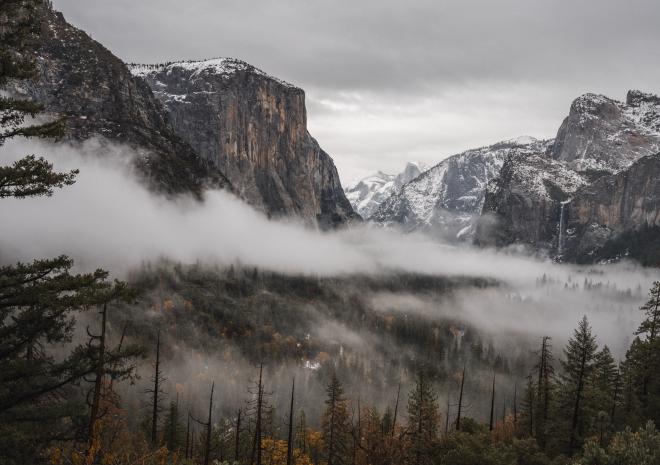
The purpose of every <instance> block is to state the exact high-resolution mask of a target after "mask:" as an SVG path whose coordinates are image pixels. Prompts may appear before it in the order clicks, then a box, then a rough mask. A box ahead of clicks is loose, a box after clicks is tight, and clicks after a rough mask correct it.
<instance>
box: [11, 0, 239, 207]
mask: <svg viewBox="0 0 660 465" xmlns="http://www.w3.org/2000/svg"><path fill="white" fill-rule="evenodd" d="M34 3H35V5H36V7H35V8H34V9H32V10H31V11H30V12H26V14H29V15H30V20H29V21H30V22H31V23H32V24H34V25H35V26H36V27H35V31H34V33H33V34H32V37H31V38H30V41H29V42H28V43H27V44H26V46H25V47H24V49H22V50H20V51H19V52H20V53H22V54H26V55H28V56H29V57H31V58H33V59H34V62H35V65H36V71H37V74H36V77H35V78H34V79H32V80H27V81H21V82H18V83H15V85H14V86H13V87H14V88H13V91H14V92H17V93H18V94H20V95H22V96H24V97H29V98H31V99H33V100H35V101H37V102H39V103H41V104H43V105H44V107H45V110H46V111H47V112H49V113H52V114H55V115H57V116H58V117H64V118H65V123H66V136H67V138H69V139H70V140H84V139H88V138H91V137H101V138H103V139H104V140H110V141H115V142H120V143H122V144H126V145H128V146H130V147H132V148H133V149H134V150H135V151H137V153H138V154H139V159H138V160H137V163H138V166H139V167H140V169H141V171H142V172H143V173H144V174H145V175H146V177H147V179H148V180H149V181H150V182H151V183H152V187H154V188H155V189H157V190H159V191H162V192H166V193H181V192H193V193H196V194H200V193H201V192H202V191H203V189H204V188H206V187H208V186H213V187H228V186H229V183H228V182H227V179H226V178H225V177H224V175H223V173H222V172H221V171H218V170H210V169H209V167H208V166H207V163H206V162H205V160H203V159H202V158H200V157H199V156H198V155H197V154H196V153H195V151H194V150H193V149H192V147H191V146H190V145H189V144H187V143H186V142H185V141H183V140H182V139H181V138H180V137H178V136H177V135H176V134H175V133H174V131H172V129H171V127H170V126H169V124H168V120H167V114H166V113H165V111H164V110H163V107H162V105H161V104H160V102H159V101H158V100H157V99H155V98H154V96H153V94H152V92H151V90H150V89H149V86H147V84H146V83H145V82H144V81H142V80H141V79H139V78H135V77H133V76H132V74H131V73H130V71H129V69H128V67H127V66H126V65H125V64H124V63H123V62H122V61H121V60H120V59H119V58H117V57H116V56H114V55H113V54H112V53H111V52H110V51H109V50H108V49H106V48H105V47H103V46H102V45H101V44H99V43H98V42H96V41H95V40H93V39H92V38H91V37H89V35H87V34H86V33H85V32H83V31H81V30H79V29H77V28H75V27H73V26H71V25H70V24H68V23H67V22H66V20H65V19H64V17H63V16H62V14H61V13H58V12H56V11H54V10H53V9H52V7H51V6H50V2H47V1H43V2H34ZM10 21H11V18H10Z"/></svg>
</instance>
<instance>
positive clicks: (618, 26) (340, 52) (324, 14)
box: [53, 0, 660, 184]
mask: <svg viewBox="0 0 660 465" xmlns="http://www.w3.org/2000/svg"><path fill="white" fill-rule="evenodd" d="M53 3H54V5H55V7H56V8H57V9H59V10H60V11H62V12H63V13H64V15H65V16H66V18H67V19H68V20H69V21H70V22H71V23H73V24H74V25H76V26H78V27H81V28H82V29H84V30H86V31H87V32H88V33H90V34H91V35H92V37H94V38H95V39H97V40H98V41H100V42H101V43H103V44H104V45H105V46H107V47H108V48H109V49H110V50H112V51H113V52H114V53H115V54H116V55H118V56H119V57H120V58H122V59H124V60H125V61H136V62H160V61H169V60H177V59H199V58H208V57H218V56H231V57H236V58H241V59H243V60H246V61H248V62H250V63H251V64H253V65H255V66H257V67H258V68H261V69H263V70H264V71H266V72H268V73H270V74H273V75H275V76H277V77H279V78H282V79H284V80H286V81H289V82H291V83H294V84H296V85H297V86H299V87H302V88H303V89H305V91H306V94H307V109H308V120H309V127H310V132H311V133H312V135H313V136H314V137H316V138H317V139H318V140H319V142H320V143H321V146H322V147H324V148H325V150H326V151H327V152H328V153H330V155H331V156H332V157H333V158H334V160H335V163H336V164H337V167H338V169H339V172H340V175H341V177H342V181H343V182H344V183H345V184H346V183H349V182H351V181H353V180H355V179H357V178H358V177H360V176H362V175H365V174H368V173H370V172H373V171H376V170H378V169H381V170H383V171H386V172H392V173H394V172H398V171H400V170H401V169H402V168H403V166H404V164H405V162H406V161H409V160H418V161H422V162H424V163H426V164H429V165H432V164H435V163H437V162H438V161H440V160H442V159H443V158H445V157H447V156H449V155H451V154H453V153H457V152H460V151H462V150H465V149H468V148H472V147H476V146H481V145H486V144H490V143H493V142H496V141H499V140H503V139H508V138H512V137H516V136H519V135H523V134H526V135H531V136H535V137H539V138H549V137H554V135H555V133H556V131H557V128H558V127H559V124H560V123H561V121H562V119H563V118H564V116H565V115H566V114H567V112H568V109H569V106H570V103H571V101H572V100H573V98H575V97H576V96H578V95H580V94H582V93H585V92H597V93H604V94H606V95H609V96H611V97H614V98H617V99H624V98H625V93H626V91H627V90H628V89H631V88H638V89H642V90H646V91H650V92H654V93H660V1H658V0H621V1H614V0H590V1H587V0H455V1H453V2H448V1H442V0H414V1H412V0H405V1H404V0H399V1H392V0H187V1H181V0H112V1H110V2H108V1H107V0H85V1H80V0H54V2H53Z"/></svg>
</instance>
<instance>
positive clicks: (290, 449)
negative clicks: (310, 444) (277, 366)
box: [286, 378, 296, 465]
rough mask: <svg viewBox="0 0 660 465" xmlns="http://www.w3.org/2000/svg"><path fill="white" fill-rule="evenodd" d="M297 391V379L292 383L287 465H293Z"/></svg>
mask: <svg viewBox="0 0 660 465" xmlns="http://www.w3.org/2000/svg"><path fill="white" fill-rule="evenodd" d="M295 391H296V379H295V378H293V381H292V382H291V405H290V407H289V434H288V437H287V443H286V465H292V464H293V401H294V393H295Z"/></svg>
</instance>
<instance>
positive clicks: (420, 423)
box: [408, 373, 440, 465]
mask: <svg viewBox="0 0 660 465" xmlns="http://www.w3.org/2000/svg"><path fill="white" fill-rule="evenodd" d="M408 431H409V433H410V435H411V447H410V455H411V463H414V464H415V465H422V464H428V463H431V459H432V451H433V448H434V447H435V443H436V441H437V439H438V434H439V432H440V418H439V407H438V398H437V395H436V394H435V392H434V391H433V386H432V385H431V383H430V382H429V380H428V376H425V375H424V373H420V374H419V376H418V377H417V383H416V384H415V387H414V389H413V391H412V392H411V393H410V396H409V397H408Z"/></svg>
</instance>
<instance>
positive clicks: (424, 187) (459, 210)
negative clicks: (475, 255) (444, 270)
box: [370, 137, 546, 240]
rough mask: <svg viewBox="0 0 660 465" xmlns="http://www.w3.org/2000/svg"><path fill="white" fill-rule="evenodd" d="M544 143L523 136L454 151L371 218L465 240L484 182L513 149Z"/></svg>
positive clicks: (528, 150)
mask: <svg viewBox="0 0 660 465" xmlns="http://www.w3.org/2000/svg"><path fill="white" fill-rule="evenodd" d="M545 146H546V142H543V141H537V140H536V139H533V138H529V137H523V138H519V139H513V140H509V141H503V142H499V143H497V144H493V145H491V146H488V147H482V148H479V149H474V150H468V151H466V152H463V153H460V154H457V155H453V156H451V157H449V158H447V159H445V160H443V161H442V162H440V163H438V164H437V165H435V166H434V167H433V168H430V169H429V170H427V171H426V172H424V173H422V174H421V175H420V176H418V177H417V178H415V179H414V180H412V181H410V182H409V183H407V184H406V185H404V186H403V188H402V189H401V191H400V192H399V193H395V194H393V195H392V196H391V197H390V198H388V199H387V200H386V201H385V202H383V203H382V204H381V205H380V207H379V208H378V210H377V211H376V212H375V213H374V214H373V215H372V216H371V218H370V220H371V221H374V222H376V223H379V224H381V225H384V226H393V225H401V227H402V228H403V229H404V230H405V231H414V230H422V231H426V232H429V233H432V234H433V235H436V236H440V237H443V238H445V239H450V240H455V239H466V238H468V237H470V236H471V235H472V233H473V227H474V222H475V220H476V219H477V218H478V216H479V214H480V213H481V208H482V205H483V201H484V196H485V192H486V186H487V184H488V182H489V181H490V180H491V179H493V178H494V177H496V176H497V175H498V174H499V171H500V169H501V167H502V164H503V163H504V159H505V158H506V157H507V156H508V155H510V154H511V153H525V154H526V153H534V152H538V151H540V150H543V149H544V147H545Z"/></svg>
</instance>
